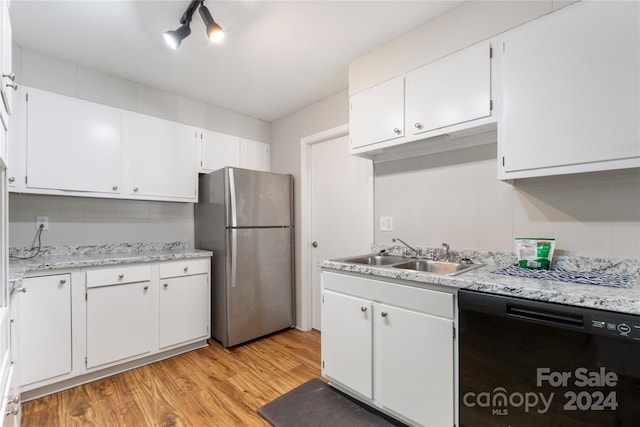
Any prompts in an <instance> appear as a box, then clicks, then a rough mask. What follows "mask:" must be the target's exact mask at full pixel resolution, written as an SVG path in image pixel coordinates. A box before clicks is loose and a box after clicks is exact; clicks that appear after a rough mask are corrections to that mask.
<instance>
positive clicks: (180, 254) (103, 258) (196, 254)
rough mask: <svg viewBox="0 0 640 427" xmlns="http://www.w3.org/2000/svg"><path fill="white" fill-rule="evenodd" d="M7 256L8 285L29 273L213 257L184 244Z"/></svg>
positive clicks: (94, 247)
mask: <svg viewBox="0 0 640 427" xmlns="http://www.w3.org/2000/svg"><path fill="white" fill-rule="evenodd" d="M9 254H10V256H11V258H10V259H9V282H16V281H20V280H22V278H23V277H24V275H25V274H26V273H28V272H30V271H38V270H60V269H62V270H64V269H71V268H80V267H97V266H106V265H118V264H131V263H139V262H152V261H171V260H178V259H190V258H206V257H211V256H213V252H211V251H205V250H200V249H190V248H189V246H188V244H186V243H185V242H171V243H164V242H162V243H123V244H111V245H87V246H58V247H44V248H42V250H41V253H40V254H39V255H38V256H36V257H34V258H29V259H18V258H15V257H25V256H29V255H31V254H33V251H31V250H29V249H26V248H11V249H10V250H9Z"/></svg>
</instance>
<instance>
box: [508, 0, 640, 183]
mask: <svg viewBox="0 0 640 427" xmlns="http://www.w3.org/2000/svg"><path fill="white" fill-rule="evenodd" d="M639 7H640V4H639V3H638V2H597V1H595V2H578V3H576V4H573V5H570V6H567V7H565V8H563V9H561V10H559V11H557V12H554V13H552V14H549V15H546V16H543V17H541V18H538V19H536V20H535V21H532V22H530V23H527V24H525V25H522V26H520V27H517V28H516V29H514V30H512V31H509V32H507V33H505V34H504V35H503V36H502V42H503V44H504V54H503V64H502V78H501V82H502V83H501V84H502V88H501V91H502V105H503V107H504V117H503V120H502V121H501V124H500V129H499V132H500V134H499V138H498V142H499V144H500V145H501V146H502V154H503V155H504V158H503V159H501V160H502V162H501V163H502V164H503V169H504V171H506V172H518V171H520V172H521V173H520V174H519V175H518V176H514V177H526V176H539V175H552V174H553V171H552V170H551V171H549V172H546V173H544V172H543V173H540V172H536V170H538V169H544V168H552V167H559V166H570V165H574V166H580V167H581V168H582V169H581V170H576V171H578V172H579V171H588V170H599V169H601V167H598V166H597V163H599V162H604V161H621V160H625V159H633V158H636V159H637V158H640V144H638V141H639V140H640V126H638V118H639V117H640V96H638V94H639V93H640V78H639V76H640V65H639V63H640V24H639V17H640V13H639V11H638V8H639ZM635 164H636V165H637V164H638V162H637V161H636V162H635ZM626 167H629V166H626ZM507 178H509V177H507Z"/></svg>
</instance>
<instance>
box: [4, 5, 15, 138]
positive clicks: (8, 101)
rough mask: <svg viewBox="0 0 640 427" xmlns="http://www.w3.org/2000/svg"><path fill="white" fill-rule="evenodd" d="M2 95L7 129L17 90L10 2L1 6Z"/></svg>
mask: <svg viewBox="0 0 640 427" xmlns="http://www.w3.org/2000/svg"><path fill="white" fill-rule="evenodd" d="M0 6H1V7H0V25H2V27H1V31H0V48H1V49H2V52H1V53H0V83H1V84H0V95H1V96H2V108H0V117H1V119H2V121H3V122H4V125H5V127H7V124H8V122H7V116H8V115H9V114H11V108H12V104H13V100H12V99H13V91H14V90H15V89H16V88H17V84H16V83H15V75H14V74H13V66H12V62H13V61H12V57H11V52H12V47H11V43H12V40H13V35H12V31H11V18H10V16H9V2H8V1H2V4H1V5H0Z"/></svg>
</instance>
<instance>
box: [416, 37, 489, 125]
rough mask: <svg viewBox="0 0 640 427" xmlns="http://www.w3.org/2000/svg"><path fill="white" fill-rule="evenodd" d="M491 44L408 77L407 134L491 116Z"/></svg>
mask: <svg viewBox="0 0 640 427" xmlns="http://www.w3.org/2000/svg"><path fill="white" fill-rule="evenodd" d="M490 49H491V44H490V43H489V42H488V41H487V42H482V43H479V44H476V45H474V46H471V47H468V48H466V49H463V50H461V51H459V52H456V53H453V54H451V55H448V56H446V57H444V58H441V59H438V60H436V61H434V62H431V63H430V64H427V65H425V66H423V67H420V68H418V69H416V70H414V71H411V72H410V73H408V74H407V95H406V96H407V113H408V115H409V116H410V120H409V121H408V122H407V129H408V130H407V131H408V132H411V133H413V134H419V133H422V132H427V131H431V130H434V129H440V128H444V127H447V126H452V125H456V124H459V123H464V122H469V121H472V120H476V119H480V118H483V117H488V116H489V115H491V54H490Z"/></svg>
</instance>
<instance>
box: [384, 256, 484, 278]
mask: <svg viewBox="0 0 640 427" xmlns="http://www.w3.org/2000/svg"><path fill="white" fill-rule="evenodd" d="M483 265H484V264H467V263H463V262H448V261H432V260H427V259H419V260H411V261H407V262H403V263H399V264H394V265H393V267H394V268H400V269H403V270H413V271H426V272H428V273H435V274H446V275H449V276H455V275H457V274H462V273H464V272H467V271H469V270H473V269H474V268H478V267H482V266H483Z"/></svg>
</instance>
